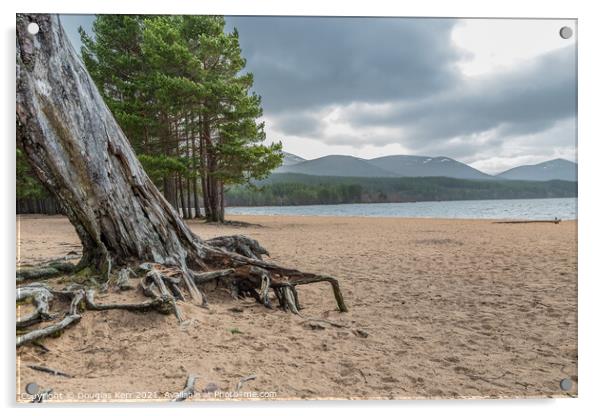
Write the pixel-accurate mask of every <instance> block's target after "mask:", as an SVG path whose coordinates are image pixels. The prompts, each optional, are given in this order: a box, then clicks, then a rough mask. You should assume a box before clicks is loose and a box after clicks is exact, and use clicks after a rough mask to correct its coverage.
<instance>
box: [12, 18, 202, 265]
mask: <svg viewBox="0 0 602 416" xmlns="http://www.w3.org/2000/svg"><path fill="white" fill-rule="evenodd" d="M30 22H36V23H37V24H38V25H39V27H40V30H39V33H38V34H37V35H30V34H29V33H28V32H27V25H28V24H29V23H30ZM16 52H17V106H16V109H17V136H18V139H19V140H20V141H21V143H22V145H23V149H24V151H25V155H26V157H27V158H28V160H29V161H30V162H31V165H32V166H33V170H34V172H35V174H36V176H37V177H38V178H39V179H40V182H41V183H42V184H44V185H45V187H46V189H47V190H48V191H49V192H50V194H51V195H53V196H54V197H55V198H56V200H57V201H58V202H59V204H60V205H61V207H62V209H63V210H64V212H65V214H66V215H67V216H68V217H69V220H70V221H71V223H72V224H73V226H74V227H75V229H76V231H77V234H78V236H79V238H80V239H81V242H82V244H83V250H84V256H83V258H82V264H83V265H92V266H95V267H98V268H100V269H103V268H106V267H110V266H109V264H110V263H109V262H110V261H112V262H113V263H126V262H127V261H128V260H129V259H136V260H137V261H145V260H146V261H154V262H160V263H168V264H182V263H183V262H184V261H185V260H186V259H187V258H188V257H189V253H191V252H192V251H196V250H197V241H198V240H197V237H196V236H194V235H193V234H192V233H191V232H190V230H189V229H188V227H187V226H186V225H185V224H184V223H183V222H182V221H181V220H180V217H179V215H178V214H177V213H176V212H175V211H174V209H173V208H172V207H171V206H170V204H169V203H168V202H167V200H166V199H165V198H164V197H163V196H162V195H161V193H160V192H159V191H158V190H157V188H156V187H155V186H154V185H153V183H152V182H151V181H150V179H149V178H148V176H147V175H146V173H145V172H144V170H143V168H142V166H141V165H140V163H139V162H138V159H137V158H136V156H135V155H134V152H133V150H132V148H131V146H130V143H129V142H128V140H127V138H126V137H125V135H124V134H123V132H122V130H121V128H120V127H119V126H118V125H117V122H116V121H115V119H114V118H113V116H112V114H111V112H110V111H109V109H108V107H107V106H106V105H105V103H104V102H103V100H102V98H101V96H100V94H99V92H98V90H97V89H96V86H95V85H94V83H93V81H92V79H91V78H90V76H89V74H88V72H87V71H86V69H85V68H84V66H83V63H82V62H81V60H80V58H79V57H78V56H77V54H76V52H75V50H74V49H73V47H72V46H71V44H70V43H69V41H68V39H67V36H66V35H65V33H64V31H63V29H62V27H61V26H60V24H59V20H58V16H56V15H19V16H18V17H17V50H16ZM167 183H168V184H169V185H171V183H173V178H169V180H168V181H167ZM168 188H171V189H173V187H170V186H168Z"/></svg>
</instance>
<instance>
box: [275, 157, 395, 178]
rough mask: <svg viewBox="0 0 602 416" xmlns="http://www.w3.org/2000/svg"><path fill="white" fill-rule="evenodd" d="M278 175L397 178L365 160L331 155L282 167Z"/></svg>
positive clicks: (278, 170)
mask: <svg viewBox="0 0 602 416" xmlns="http://www.w3.org/2000/svg"><path fill="white" fill-rule="evenodd" d="M276 172H277V173H300V174H305V175H316V176H358V177H364V178H376V177H391V176H396V175H395V174H394V173H393V172H389V171H387V170H384V169H381V168H379V167H378V166H374V165H372V164H370V163H369V162H368V161H366V160H364V159H360V158H357V157H353V156H342V155H330V156H324V157H321V158H318V159H313V160H306V161H303V162H300V163H296V164H293V165H282V166H281V167H280V168H278V169H277V170H276Z"/></svg>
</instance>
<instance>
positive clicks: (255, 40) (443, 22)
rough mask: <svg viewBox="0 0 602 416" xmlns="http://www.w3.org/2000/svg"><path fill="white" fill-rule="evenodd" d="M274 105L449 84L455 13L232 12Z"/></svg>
mask: <svg viewBox="0 0 602 416" xmlns="http://www.w3.org/2000/svg"><path fill="white" fill-rule="evenodd" d="M227 21H228V25H229V27H230V28H232V27H236V28H237V29H238V30H239V32H240V41H241V46H242V50H243V55H244V56H245V57H246V58H247V63H248V65H247V68H248V70H249V71H251V72H253V73H254V75H255V90H256V91H257V92H258V93H259V94H260V95H262V97H263V104H264V107H265V109H266V111H267V112H273V113H276V112H281V111H289V110H292V109H298V108H304V109H308V108H315V107H320V106H324V105H328V104H333V103H337V104H341V103H349V102H352V101H356V100H361V101H364V102H379V101H383V100H392V99H400V98H404V99H415V98H419V97H423V96H425V95H429V94H432V93H434V92H437V91H441V90H443V89H445V88H449V87H450V86H451V85H453V83H454V82H456V80H457V78H458V76H459V75H458V72H457V71H456V69H455V68H454V66H453V63H454V62H456V61H457V60H458V59H460V58H461V57H462V56H464V55H463V54H462V52H460V51H459V50H458V49H456V48H454V47H453V45H452V43H451V39H450V33H451V30H452V28H453V26H454V24H455V23H456V21H455V20H451V19H397V18H336V17H335V18H332V17H330V18H326V17H324V18H322V17H228V18H227Z"/></svg>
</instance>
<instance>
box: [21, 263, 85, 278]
mask: <svg viewBox="0 0 602 416" xmlns="http://www.w3.org/2000/svg"><path fill="white" fill-rule="evenodd" d="M75 270H76V266H75V265H74V264H72V263H68V262H65V261H56V260H53V261H50V262H47V263H44V264H41V265H38V266H23V267H20V268H19V269H18V270H17V274H16V277H17V282H26V281H32V280H41V279H47V278H49V277H55V276H58V275H60V274H62V273H72V272H73V271H75Z"/></svg>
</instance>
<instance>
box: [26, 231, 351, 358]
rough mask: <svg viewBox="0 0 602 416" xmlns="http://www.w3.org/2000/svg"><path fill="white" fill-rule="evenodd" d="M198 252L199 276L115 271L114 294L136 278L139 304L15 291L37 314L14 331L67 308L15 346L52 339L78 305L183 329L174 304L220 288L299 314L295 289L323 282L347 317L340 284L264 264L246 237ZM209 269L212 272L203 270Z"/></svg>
mask: <svg viewBox="0 0 602 416" xmlns="http://www.w3.org/2000/svg"><path fill="white" fill-rule="evenodd" d="M200 252H202V262H200V263H202V264H203V265H204V267H205V271H202V272H197V271H193V270H190V269H188V267H187V266H185V265H184V266H182V267H177V266H167V265H163V264H158V263H142V264H139V265H138V266H137V267H135V268H128V267H124V268H122V269H120V270H118V271H117V272H116V275H117V279H116V283H115V288H116V290H119V291H123V290H132V289H134V285H133V284H132V283H131V281H132V279H133V278H138V277H140V279H139V283H138V287H139V289H140V290H141V292H142V293H143V294H144V295H145V296H147V297H149V298H150V300H148V301H145V302H141V303H117V304H99V303H97V302H96V301H95V290H93V289H90V288H85V287H84V286H82V285H77V284H74V285H71V286H68V287H67V288H65V289H64V290H52V289H50V288H49V287H48V286H46V285H44V284H41V283H32V284H29V285H27V286H23V287H20V288H18V289H17V300H18V301H24V300H25V299H29V298H31V299H32V303H33V304H34V306H35V308H36V309H35V311H34V312H33V313H31V314H29V315H28V316H26V317H23V318H20V319H19V320H18V321H17V328H19V329H23V328H27V327H29V326H31V325H34V324H37V323H39V322H42V321H48V320H52V319H54V317H53V316H52V315H51V314H50V302H51V301H52V300H53V298H55V297H56V298H58V299H60V300H63V301H68V302H71V303H70V308H69V312H68V313H67V314H66V316H65V317H64V318H63V319H62V320H61V321H60V322H58V323H55V324H53V325H50V326H47V327H45V328H41V329H35V330H33V331H31V332H29V333H27V334H25V335H22V336H19V337H18V338H17V346H20V345H23V344H26V343H29V342H32V341H36V340H38V339H41V338H44V337H47V336H49V335H53V334H55V333H57V332H60V331H62V330H63V329H65V328H66V327H68V326H69V325H72V324H73V323H75V322H77V321H79V320H80V319H81V315H80V313H79V310H78V308H79V306H80V303H82V302H83V303H84V304H85V308H86V309H87V310H91V311H102V310H110V309H122V310H129V311H138V312H145V311H150V310H156V311H158V312H160V313H166V314H168V313H173V314H174V315H175V316H176V318H177V319H178V321H179V322H180V323H182V322H183V321H184V316H183V314H182V311H181V310H180V307H179V306H178V301H186V300H189V299H190V300H192V301H193V302H194V303H196V304H197V305H198V306H202V307H206V306H207V303H208V302H207V296H206V295H205V290H210V289H211V288H216V287H219V286H222V287H224V288H226V289H227V290H229V292H230V294H231V295H232V297H233V298H235V299H238V298H244V297H252V298H254V299H255V300H256V301H257V302H258V303H260V304H262V305H264V306H265V307H267V308H273V305H272V301H271V299H270V290H272V291H273V292H274V294H275V297H276V299H277V300H278V304H279V307H280V308H281V309H283V310H284V311H290V312H292V313H294V314H299V313H300V312H299V311H300V310H301V305H300V303H299V295H298V292H297V286H300V285H306V284H310V283H319V282H327V283H329V284H330V285H331V287H332V290H333V293H334V297H335V300H336V303H337V306H338V309H339V311H341V312H346V311H347V307H346V305H345V302H344V300H343V295H342V293H341V290H340V287H339V283H338V281H337V280H336V279H335V278H333V277H330V276H323V275H316V274H312V273H304V272H301V271H298V270H296V269H288V268H284V267H281V266H278V265H276V264H273V263H269V262H266V261H264V260H263V259H262V256H264V255H268V252H267V250H266V249H265V248H263V247H262V246H261V245H260V244H259V243H258V242H257V241H255V240H253V239H251V238H249V237H245V236H240V235H235V236H227V237H218V238H214V239H211V240H207V241H204V242H203V245H202V247H200ZM197 260H198V259H197ZM109 264H110V263H109ZM210 265H211V266H213V267H214V268H217V269H216V270H207V269H209V267H210ZM71 266H73V265H71ZM108 270H109V271H110V269H108ZM183 289H185V291H184V290H183Z"/></svg>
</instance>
